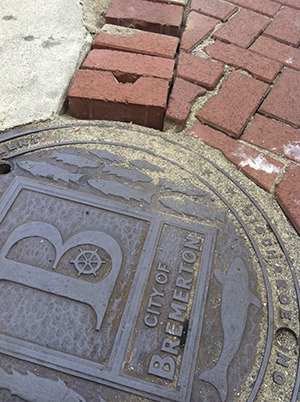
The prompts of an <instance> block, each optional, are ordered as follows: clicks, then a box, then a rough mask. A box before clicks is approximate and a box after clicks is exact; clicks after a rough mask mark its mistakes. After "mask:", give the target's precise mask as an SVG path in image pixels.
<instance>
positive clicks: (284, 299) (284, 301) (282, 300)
mask: <svg viewBox="0 0 300 402" xmlns="http://www.w3.org/2000/svg"><path fill="white" fill-rule="evenodd" d="M278 299H279V301H280V303H281V304H290V302H291V299H290V298H289V297H288V295H285V294H282V295H280V296H279V297H278Z"/></svg>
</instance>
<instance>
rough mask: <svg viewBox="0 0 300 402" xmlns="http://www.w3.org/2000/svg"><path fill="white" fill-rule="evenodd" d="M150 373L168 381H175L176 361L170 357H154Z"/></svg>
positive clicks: (151, 361)
mask: <svg viewBox="0 0 300 402" xmlns="http://www.w3.org/2000/svg"><path fill="white" fill-rule="evenodd" d="M148 373H149V374H153V375H155V376H157V377H161V378H165V379H166V380H173V378H174V374H175V361H174V360H173V359H172V357H170V356H167V357H164V358H161V357H160V356H159V355H153V356H152V357H151V360H150V364H149V367H148Z"/></svg>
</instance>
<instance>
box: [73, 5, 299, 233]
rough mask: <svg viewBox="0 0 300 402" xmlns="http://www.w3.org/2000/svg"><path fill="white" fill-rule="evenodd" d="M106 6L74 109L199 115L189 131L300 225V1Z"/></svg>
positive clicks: (163, 123) (159, 122)
mask: <svg viewBox="0 0 300 402" xmlns="http://www.w3.org/2000/svg"><path fill="white" fill-rule="evenodd" d="M106 15H107V21H106V22H111V23H112V24H114V25H108V24H106V26H104V27H103V28H102V30H101V31H100V33H99V34H98V35H97V37H96V39H95V42H94V45H93V46H94V50H93V51H92V52H91V53H90V54H89V56H88V57H87V59H86V61H85V62H84V63H83V69H82V70H80V71H78V72H77V74H76V76H75V79H74V80H73V83H72V85H71V89H70V92H69V104H70V112H71V114H72V115H73V116H75V117H78V118H84V119H108V120H118V121H125V122H131V121H132V122H134V123H136V124H140V125H143V126H148V127H153V128H156V129H160V130H162V129H163V128H164V129H165V130H168V129H169V128H172V129H175V130H176V129H182V128H183V126H184V125H185V124H186V125H187V127H189V125H190V123H191V121H192V120H193V118H194V117H195V115H196V117H197V118H198V120H199V121H201V123H200V122H199V121H197V123H196V124H195V126H194V128H193V129H192V130H191V131H190V133H189V134H190V135H193V136H194V137H197V138H199V139H201V140H202V141H204V142H205V143H206V144H208V145H210V146H212V147H214V148H217V149H219V150H221V151H222V153H223V154H224V156H225V157H226V158H227V159H228V160H230V161H231V162H232V163H234V164H235V165H236V166H237V167H238V169H240V170H241V171H242V172H244V173H245V174H246V175H247V176H248V177H249V178H251V179H252V180H253V181H254V182H255V183H257V184H258V185H259V186H261V187H262V188H263V189H265V190H266V191H268V192H275V194H276V197H277V199H278V201H279V203H280V205H281V206H282V208H283V210H284V211H285V212H286V214H287V216H288V217H289V218H290V220H291V221H292V223H293V224H294V226H295V228H296V230H298V232H299V233H300V211H299V204H300V189H299V186H300V177H299V176H300V173H299V172H300V166H299V165H300V131H299V128H300V46H299V45H300V23H299V21H300V0H190V1H187V0H126V1H125V0H112V1H111V2H110V4H109V6H108V10H107V14H106ZM129 27H130V28H129ZM136 28H140V30H138V29H136ZM175 36H177V37H175ZM206 39H207V42H204V41H206ZM204 43H205V45H204ZM198 45H200V47H199V48H198V49H197V50H195V48H196V47H197V46H198ZM178 49H180V51H179V50H178ZM97 52H98V53H97ZM204 52H206V54H207V56H206V55H205V54H204ZM176 53H177V54H176ZM175 61H176V63H175ZM228 66H230V67H228ZM174 67H175V68H174ZM95 68H96V69H97V70H94V69H95ZM237 70H238V71H237ZM240 70H241V71H240ZM224 74H225V78H224V80H223V81H222V85H220V86H219V87H218V86H217V85H218V83H219V82H220V80H222V77H223V75H224ZM212 89H215V92H213V93H210V94H207V93H206V91H207V90H212ZM197 97H202V98H200V100H201V102H200V101H199V102H198V103H196V104H195V105H194V107H193V108H192V104H193V103H194V101H195V99H196V98H197ZM196 105H199V106H197V108H198V110H197V108H196ZM200 105H201V106H200ZM189 117H190V119H188V118H189ZM171 132H172V131H171ZM272 155H273V157H272ZM285 169H287V170H286V173H285V174H284V172H285ZM283 174H284V175H283ZM278 183H279V184H278ZM276 186H277V187H276Z"/></svg>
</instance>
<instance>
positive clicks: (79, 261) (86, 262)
mask: <svg viewBox="0 0 300 402" xmlns="http://www.w3.org/2000/svg"><path fill="white" fill-rule="evenodd" d="M70 262H71V264H74V266H75V269H76V270H77V272H78V276H80V275H81V274H83V275H90V274H93V275H94V276H97V275H96V273H97V271H98V270H99V269H100V268H101V266H102V264H104V261H102V259H101V257H100V256H99V254H98V249H97V250H81V249H79V254H78V255H77V257H76V258H75V260H74V261H70Z"/></svg>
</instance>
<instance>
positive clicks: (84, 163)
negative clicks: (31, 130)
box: [50, 151, 99, 168]
mask: <svg viewBox="0 0 300 402" xmlns="http://www.w3.org/2000/svg"><path fill="white" fill-rule="evenodd" d="M50 158H52V159H55V160H57V161H61V162H64V163H66V164H68V165H73V166H78V167H80V168H82V167H89V168H96V167H98V166H99V165H98V163H96V162H94V161H92V160H91V159H88V158H86V157H85V156H82V155H76V154H71V153H67V152H61V151H53V152H52V154H51V156H50Z"/></svg>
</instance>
